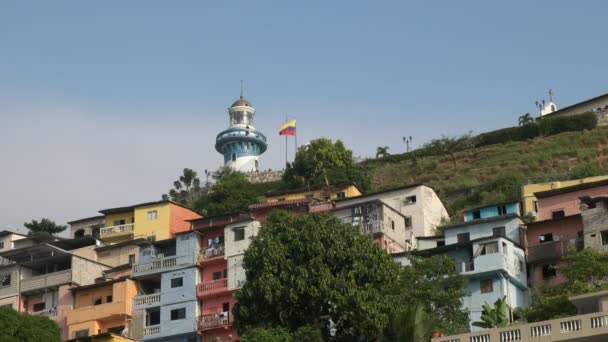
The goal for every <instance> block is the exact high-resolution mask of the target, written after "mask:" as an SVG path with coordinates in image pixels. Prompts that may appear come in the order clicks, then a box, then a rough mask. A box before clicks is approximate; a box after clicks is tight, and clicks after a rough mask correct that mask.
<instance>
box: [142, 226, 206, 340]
mask: <svg viewBox="0 0 608 342" xmlns="http://www.w3.org/2000/svg"><path fill="white" fill-rule="evenodd" d="M139 245H140V252H139V263H137V264H135V265H133V273H132V276H131V278H133V279H134V280H135V281H136V282H137V284H138V291H139V293H138V296H136V297H134V298H133V324H132V327H133V328H132V329H133V333H134V336H133V337H136V338H138V339H140V340H142V341H146V342H148V341H150V342H154V341H158V342H160V341H163V342H165V341H171V342H191V341H198V336H197V323H196V322H197V317H198V315H199V307H200V305H199V303H198V299H197V297H196V284H197V283H198V279H199V270H198V268H197V267H196V263H197V257H198V255H199V251H200V239H199V236H198V233H197V232H192V231H189V232H184V233H178V234H177V236H176V237H175V238H173V239H167V240H161V241H147V240H144V241H142V242H140V243H139Z"/></svg>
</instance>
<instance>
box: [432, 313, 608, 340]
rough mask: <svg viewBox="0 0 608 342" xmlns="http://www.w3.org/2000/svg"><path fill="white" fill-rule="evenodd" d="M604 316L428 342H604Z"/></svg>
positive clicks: (607, 332)
mask: <svg viewBox="0 0 608 342" xmlns="http://www.w3.org/2000/svg"><path fill="white" fill-rule="evenodd" d="M606 340H608V313H606V312H600V313H593V314H587V315H580V316H573V317H565V318H559V319H554V320H551V321H544V322H536V323H528V324H520V325H513V326H510V327H506V328H500V329H490V330H484V331H479V332H475V333H469V334H461V335H454V336H446V337H436V338H433V339H432V342H503V341H514V342H515V341H521V342H533V341H588V342H595V341H598V342H599V341H606Z"/></svg>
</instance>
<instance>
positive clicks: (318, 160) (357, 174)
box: [283, 138, 370, 190]
mask: <svg viewBox="0 0 608 342" xmlns="http://www.w3.org/2000/svg"><path fill="white" fill-rule="evenodd" d="M283 180H284V181H285V182H286V183H287V184H288V185H289V186H291V187H292V188H298V187H303V186H328V185H330V184H334V185H335V184H344V183H353V184H355V185H357V186H358V187H359V188H361V189H362V190H367V189H368V188H369V186H370V183H369V178H368V177H367V175H366V174H365V172H364V170H363V168H362V167H361V166H360V165H358V164H357V163H355V162H354V160H353V152H352V151H351V150H349V149H347V148H346V147H345V146H344V144H343V143H342V141H340V140H337V141H336V142H335V143H334V142H332V141H331V140H330V139H326V138H320V139H316V140H312V141H311V142H310V143H309V144H307V145H305V146H302V147H300V148H299V149H298V151H297V153H296V157H295V160H294V162H293V163H291V164H288V165H287V169H286V170H285V174H284V175H283Z"/></svg>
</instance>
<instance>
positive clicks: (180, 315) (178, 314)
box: [171, 308, 186, 321]
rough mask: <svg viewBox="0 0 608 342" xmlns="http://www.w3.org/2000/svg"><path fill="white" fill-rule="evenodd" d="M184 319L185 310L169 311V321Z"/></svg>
mask: <svg viewBox="0 0 608 342" xmlns="http://www.w3.org/2000/svg"><path fill="white" fill-rule="evenodd" d="M184 318H186V308H181V309H175V310H171V320H172V321H175V320H178V319H184Z"/></svg>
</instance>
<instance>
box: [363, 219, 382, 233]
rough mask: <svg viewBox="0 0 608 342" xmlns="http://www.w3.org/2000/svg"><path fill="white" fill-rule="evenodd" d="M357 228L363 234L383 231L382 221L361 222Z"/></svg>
mask: <svg viewBox="0 0 608 342" xmlns="http://www.w3.org/2000/svg"><path fill="white" fill-rule="evenodd" d="M359 229H360V230H361V233H363V234H374V233H381V232H382V231H384V222H382V221H374V222H361V223H359Z"/></svg>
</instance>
